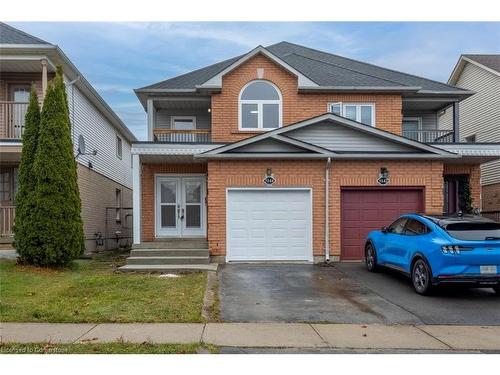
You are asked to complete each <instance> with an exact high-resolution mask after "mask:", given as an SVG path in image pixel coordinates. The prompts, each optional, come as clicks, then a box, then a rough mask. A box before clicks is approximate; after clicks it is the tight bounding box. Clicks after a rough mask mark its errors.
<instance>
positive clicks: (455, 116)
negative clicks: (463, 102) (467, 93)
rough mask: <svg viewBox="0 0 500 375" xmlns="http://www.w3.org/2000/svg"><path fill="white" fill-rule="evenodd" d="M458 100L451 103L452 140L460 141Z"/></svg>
mask: <svg viewBox="0 0 500 375" xmlns="http://www.w3.org/2000/svg"><path fill="white" fill-rule="evenodd" d="M458 111H459V107H458V102H454V103H453V142H460V132H459V126H458V125H459V113H458Z"/></svg>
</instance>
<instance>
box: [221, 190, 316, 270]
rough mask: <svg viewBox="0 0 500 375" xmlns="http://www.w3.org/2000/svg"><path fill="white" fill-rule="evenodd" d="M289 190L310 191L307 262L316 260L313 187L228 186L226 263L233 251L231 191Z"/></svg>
mask: <svg viewBox="0 0 500 375" xmlns="http://www.w3.org/2000/svg"><path fill="white" fill-rule="evenodd" d="M287 190H295V191H297V190H298V191H306V192H308V193H309V215H308V216H309V222H310V223H311V225H310V230H309V241H308V249H307V253H308V254H309V257H308V259H307V260H306V261H307V262H311V263H312V262H313V261H314V256H313V233H314V231H313V225H314V224H313V189H312V188H309V187H228V188H226V234H225V235H226V263H227V262H230V261H229V260H228V259H229V258H230V256H229V254H230V252H231V249H230V247H229V236H228V231H229V212H228V210H229V204H228V203H229V192H230V191H287ZM231 262H242V263H263V262H274V263H279V262H283V263H285V262H287V261H286V260H284V261H251V260H250V261H231ZM290 262H295V261H290Z"/></svg>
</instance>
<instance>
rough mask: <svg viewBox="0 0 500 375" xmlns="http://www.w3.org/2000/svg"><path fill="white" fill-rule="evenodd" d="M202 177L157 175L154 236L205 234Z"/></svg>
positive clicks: (203, 180)
mask: <svg viewBox="0 0 500 375" xmlns="http://www.w3.org/2000/svg"><path fill="white" fill-rule="evenodd" d="M205 181H206V179H205V177H204V176H189V177H179V176H156V236H157V237H200V236H205V234H206V207H205V196H206V183H205Z"/></svg>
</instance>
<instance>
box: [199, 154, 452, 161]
mask: <svg viewBox="0 0 500 375" xmlns="http://www.w3.org/2000/svg"><path fill="white" fill-rule="evenodd" d="M194 157H195V158H196V159H216V160H218V159H232V160H235V159H237V160H249V159H293V160H302V159H313V160H324V159H327V158H331V159H335V160H380V159H383V160H408V159H412V160H413V159H416V160H442V159H458V158H460V157H461V156H460V155H455V154H449V155H438V154H411V153H394V154H387V153H385V154H384V153H380V154H379V153H356V154H354V153H353V154H348V153H345V154H336V153H333V152H331V153H329V154H326V153H325V154H317V153H314V154H312V153H311V154H293V153H262V154H257V153H235V154H214V155H208V154H198V155H195V156H194Z"/></svg>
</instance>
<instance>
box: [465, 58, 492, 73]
mask: <svg viewBox="0 0 500 375" xmlns="http://www.w3.org/2000/svg"><path fill="white" fill-rule="evenodd" d="M463 59H464V61H467V62H469V63H471V64H474V65H476V66H479V67H480V68H482V69H484V70H486V71H488V72H490V73H493V74H494V75H496V76H500V72H497V71H496V70H495V69H491V68H488V67H487V66H486V65H483V64H481V63H479V62H477V61H476V60H473V59H469V58H468V57H465V56H464V57H463Z"/></svg>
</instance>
